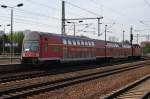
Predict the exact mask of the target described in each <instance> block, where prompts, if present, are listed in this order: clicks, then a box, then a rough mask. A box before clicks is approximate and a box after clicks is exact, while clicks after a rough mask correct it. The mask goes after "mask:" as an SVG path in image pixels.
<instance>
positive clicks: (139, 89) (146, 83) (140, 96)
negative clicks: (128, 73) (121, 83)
mask: <svg viewBox="0 0 150 99" xmlns="http://www.w3.org/2000/svg"><path fill="white" fill-rule="evenodd" d="M105 99H150V75H148V76H145V77H143V78H142V79H140V80H137V81H135V82H133V83H131V84H129V85H127V86H125V87H124V88H122V89H119V90H117V91H116V92H114V93H112V94H110V95H108V96H107V97H105Z"/></svg>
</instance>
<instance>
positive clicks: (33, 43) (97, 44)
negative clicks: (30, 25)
mask: <svg viewBox="0 0 150 99" xmlns="http://www.w3.org/2000/svg"><path fill="white" fill-rule="evenodd" d="M131 56H132V50H131V46H130V45H127V44H124V45H123V44H121V43H115V42H109V41H107V45H106V47H105V41H103V40H95V39H83V38H80V37H73V36H62V35H57V34H52V33H43V32H36V31H33V32H30V33H28V34H26V35H25V38H24V41H23V47H22V63H29V64H39V63H46V62H52V61H60V62H69V61H82V60H103V59H108V60H109V59H113V58H129V57H131ZM140 56H141V49H140V47H139V46H138V45H134V46H133V57H140Z"/></svg>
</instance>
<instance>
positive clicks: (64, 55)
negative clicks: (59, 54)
mask: <svg viewBox="0 0 150 99" xmlns="http://www.w3.org/2000/svg"><path fill="white" fill-rule="evenodd" d="M67 57H68V51H67V47H64V48H63V59H66V58H67Z"/></svg>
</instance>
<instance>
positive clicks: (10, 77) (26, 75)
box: [0, 61, 134, 83]
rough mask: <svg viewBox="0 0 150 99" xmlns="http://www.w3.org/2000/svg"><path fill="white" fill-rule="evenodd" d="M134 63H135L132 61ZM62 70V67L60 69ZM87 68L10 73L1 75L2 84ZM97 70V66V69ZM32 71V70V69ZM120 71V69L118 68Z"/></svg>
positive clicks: (114, 63) (0, 81)
mask: <svg viewBox="0 0 150 99" xmlns="http://www.w3.org/2000/svg"><path fill="white" fill-rule="evenodd" d="M131 62H134V61H131ZM123 63H126V61H124V62H123ZM123 63H122V62H120V63H116V61H114V62H113V63H112V64H103V65H101V66H98V67H104V66H107V65H109V66H113V65H118V64H123ZM88 67H93V68H94V66H88ZM60 68H62V66H60V67H59V69H60ZM84 68H86V67H84V66H83V67H79V69H75V70H70V69H68V68H65V67H64V68H62V69H68V70H67V71H63V70H62V69H61V71H58V69H57V68H52V69H51V70H44V69H43V70H35V71H34V70H33V71H30V72H22V73H19V72H18V73H8V74H5V75H1V76H0V83H6V82H10V81H16V80H24V79H32V78H35V77H42V76H47V75H54V74H59V73H65V72H72V71H79V70H83V69H84ZM95 68H97V66H96V67H95ZM31 69H32V68H31ZM118 69H119V68H118Z"/></svg>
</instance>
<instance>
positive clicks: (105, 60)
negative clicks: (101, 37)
mask: <svg viewBox="0 0 150 99" xmlns="http://www.w3.org/2000/svg"><path fill="white" fill-rule="evenodd" d="M106 33H107V25H105V62H106V59H107V48H106V46H107V41H106V40H107V37H106V36H107V35H106Z"/></svg>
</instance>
